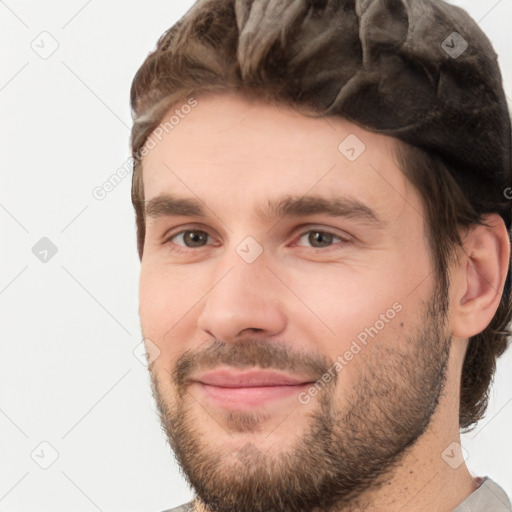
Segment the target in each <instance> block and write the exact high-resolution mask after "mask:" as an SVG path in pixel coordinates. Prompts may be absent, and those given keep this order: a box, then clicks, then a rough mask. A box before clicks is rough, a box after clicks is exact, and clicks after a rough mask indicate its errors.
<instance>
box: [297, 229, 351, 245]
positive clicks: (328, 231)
mask: <svg viewBox="0 0 512 512" xmlns="http://www.w3.org/2000/svg"><path fill="white" fill-rule="evenodd" d="M312 231H313V232H315V231H316V232H318V233H325V234H329V235H332V236H333V237H336V238H339V239H340V240H341V242H343V243H344V244H347V243H351V242H352V241H353V238H352V237H351V236H350V235H348V234H341V233H338V232H337V231H336V230H335V229H333V228H325V227H322V226H315V225H308V226H307V227H304V226H301V231H299V232H298V233H297V235H295V237H294V240H295V242H294V245H295V244H297V242H298V241H299V240H300V239H301V238H302V237H303V236H304V235H307V234H308V233H311V232H312ZM337 243H340V242H337ZM334 245H335V244H334V243H333V245H331V246H329V247H332V246H334ZM299 247H304V246H299ZM329 247H325V248H323V250H326V249H328V248H329ZM310 249H316V250H321V249H322V248H319V247H310Z"/></svg>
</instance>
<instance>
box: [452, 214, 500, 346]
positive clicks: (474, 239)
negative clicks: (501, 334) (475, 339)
mask: <svg viewBox="0 0 512 512" xmlns="http://www.w3.org/2000/svg"><path fill="white" fill-rule="evenodd" d="M484 221H485V223H486V224H487V225H486V226H480V225H478V226H474V227H472V228H471V229H470V230H469V232H468V234H467V237H466V239H465V240H464V247H463V251H464V254H463V255H462V257H461V260H460V262H459V265H458V267H457V269H456V272H457V273H458V274H459V276H458V277H459V279H458V281H459V282H460V283H462V286H460V287H459V290H460V291H457V292H456V295H455V296H454V297H453V306H452V334H453V335H454V336H459V337H462V338H469V337H471V336H474V335H476V334H478V333H480V332H482V331H483V330H484V329H485V328H486V327H487V326H488V325H489V323H490V322H491V320H492V318H493V316H494V314H495V313H496V310H497V309H498V305H499V303H500V300H501V296H502V294H503V287H504V285H505V280H506V276H507V271H508V267H509V263H510V238H509V234H508V232H507V228H506V226H505V223H504V222H503V219H502V218H501V217H500V216H499V215H497V214H492V215H487V216H486V217H485V218H484Z"/></svg>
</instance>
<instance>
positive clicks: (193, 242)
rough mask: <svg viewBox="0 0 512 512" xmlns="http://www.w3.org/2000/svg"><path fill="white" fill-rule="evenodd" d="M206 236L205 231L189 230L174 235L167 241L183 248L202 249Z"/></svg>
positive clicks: (205, 242)
mask: <svg viewBox="0 0 512 512" xmlns="http://www.w3.org/2000/svg"><path fill="white" fill-rule="evenodd" d="M208 236H209V235H208V233H206V232H205V231H198V230H189V231H182V232H181V233H176V234H175V235H174V236H172V237H171V238H170V239H169V240H173V241H174V243H176V245H182V246H185V247H203V246H204V245H206V244H207V242H208Z"/></svg>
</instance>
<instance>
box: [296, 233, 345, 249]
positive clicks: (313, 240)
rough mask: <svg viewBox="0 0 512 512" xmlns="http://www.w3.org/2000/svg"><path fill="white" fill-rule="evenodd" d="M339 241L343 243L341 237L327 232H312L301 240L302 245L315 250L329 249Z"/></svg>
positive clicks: (304, 235)
mask: <svg viewBox="0 0 512 512" xmlns="http://www.w3.org/2000/svg"><path fill="white" fill-rule="evenodd" d="M337 241H343V240H342V239H341V238H340V237H339V236H336V235H333V234H332V233H329V232H326V231H317V230H311V231H308V232H307V233H304V234H303V235H302V236H301V237H300V240H299V244H300V245H310V246H311V247H313V248H315V249H321V248H322V247H329V246H331V245H332V244H333V243H335V242H337Z"/></svg>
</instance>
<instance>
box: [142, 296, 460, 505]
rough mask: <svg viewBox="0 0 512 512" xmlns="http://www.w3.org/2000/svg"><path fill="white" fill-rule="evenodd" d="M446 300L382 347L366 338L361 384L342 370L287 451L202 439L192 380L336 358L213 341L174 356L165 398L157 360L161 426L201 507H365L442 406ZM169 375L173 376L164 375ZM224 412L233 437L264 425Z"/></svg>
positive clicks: (435, 301) (322, 370)
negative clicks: (224, 369)
mask: <svg viewBox="0 0 512 512" xmlns="http://www.w3.org/2000/svg"><path fill="white" fill-rule="evenodd" d="M446 299H447V294H446V293H443V292H442V291H441V290H440V289H439V288H437V289H436V291H434V292H433V294H432V296H431V300H430V302H429V303H428V305H427V307H426V308H425V310H424V311H423V315H422V317H421V318H420V320H419V323H418V326H417V327H416V328H415V330H414V331H413V332H410V333H408V334H407V335H405V334H404V335H403V336H402V337H401V338H400V339H398V340H396V342H394V341H393V340H391V341H388V342H386V344H385V345H382V344H380V345H372V342H370V343H369V344H368V345H367V346H366V348H364V352H365V354H364V355H363V356H358V357H362V358H364V360H362V362H361V364H360V367H359V368H358V374H357V375H356V377H355V381H351V382H348V383H347V384H344V388H343V391H342V392H340V390H337V386H336V383H337V382H338V380H339V379H338V377H339V376H338V374H336V375H335V376H334V378H333V380H331V381H330V382H329V384H328V385H327V386H326V387H325V388H324V389H323V390H321V391H320V392H319V393H318V395H317V401H316V402H315V404H313V403H312V404H311V405H314V406H313V407H311V409H310V410H309V411H308V412H307V413H304V415H303V416H304V418H307V423H306V424H305V425H306V427H305V428H303V430H304V431H303V432H302V433H301V434H300V435H298V436H297V437H296V439H293V440H292V441H293V442H292V444H291V445H290V447H288V448H287V449H285V450H280V451H276V450H275V449H272V450H267V451H266V452H263V451H262V450H260V449H259V448H258V446H257V445H258V442H257V441H254V443H251V442H247V443H245V444H244V445H243V446H242V447H241V448H239V449H238V452H237V453H236V456H235V457H231V455H232V450H230V449H229V448H226V446H227V445H226V444H224V447H223V443H221V442H219V443H218V444H216V443H215V439H214V438H213V439H212V438H210V439H207V438H205V433H206V432H205V427H203V428H202V425H204V423H202V422H201V418H199V417H198V414H197V409H198V406H197V404H196V400H195V399H194V398H193V397H192V395H191V394H190V393H188V392H187V377H188V376H189V375H190V374H191V372H193V371H197V370H198V369H201V370H206V369H210V368H214V367H216V366H219V365H221V364H225V365H230V366H232V367H236V368H248V367H255V366H258V367H261V368H271V369H276V370H284V371H289V372H291V373H293V372H294V371H295V372H297V371H299V372H300V371H302V370H306V371H308V372H309V373H310V374H311V372H312V371H314V374H315V375H318V376H319V379H320V378H321V376H322V375H325V374H326V373H327V371H328V369H329V368H332V366H333V365H334V361H331V360H330V359H328V358H326V357H322V356H319V355H317V354H303V353H300V354H295V353H291V352H290V345H289V344H288V345H287V344H279V343H276V342H265V341H262V340H258V339H249V340H244V341H241V342H238V343H236V344H235V343H230V344H225V343H221V342H219V341H217V340H215V341H214V342H213V343H212V344H211V345H209V346H208V347H207V348H206V349H205V350H202V351H196V352H193V351H187V352H185V353H184V354H182V356H181V357H180V358H179V359H178V361H177V363H176V365H175V367H174V369H173V371H172V375H171V377H172V381H173V384H174V393H173V396H172V397H166V396H165V393H164V391H163V389H164V386H162V384H161V382H160V380H159V376H158V375H157V374H156V373H157V372H155V371H154V368H152V366H154V363H153V365H150V372H151V381H152V389H153V396H154V398H155V400H156V403H157V407H158V410H159V412H160V419H161V423H162V427H163V429H164V430H165V432H166V434H167V437H168V439H169V443H170V445H171V447H172V449H173V451H174V453H175V456H176V459H177V461H178V463H179V465H180V468H181V472H182V474H183V475H184V477H185V478H186V479H187V481H188V483H189V484H190V485H191V487H192V488H193V489H194V491H195V494H196V499H197V501H198V502H199V503H200V504H201V506H202V507H203V508H204V509H205V510H208V511H211V512H312V511H317V510H318V511H322V512H334V511H336V512H342V511H349V510H354V509H355V508H356V506H361V507H364V506H367V503H366V502H365V501H364V500H365V499H366V498H367V497H368V496H369V495H370V493H371V492H373V491H376V490H378V489H379V488H380V487H382V486H383V485H384V484H385V483H386V482H388V481H389V480H390V479H391V477H392V475H393V470H394V469H395V468H397V467H399V466H400V463H401V461H402V459H403V457H404V456H405V455H406V454H407V453H408V451H409V450H410V449H411V448H412V447H413V446H414V444H415V443H416V441H417V440H418V439H419V438H420V437H421V436H422V435H423V434H424V432H425V431H426V430H427V427H428V426H429V424H430V422H431V419H432V416H433V415H434V413H435V411H436V409H437V405H438V403H439V399H440V396H441V394H442V391H443V389H444V386H445V383H446V376H447V367H448V359H449V352H450V337H449V335H448V334H447V333H446V329H445V319H446V311H447V307H448V306H447V303H446ZM164 376H166V377H167V378H168V377H169V374H168V373H166V372H165V371H162V372H161V378H164ZM166 384H168V383H166ZM167 388H168V386H167ZM194 407H195V410H194ZM224 413H225V414H224V415H223V421H224V423H225V424H226V425H228V426H229V427H228V428H229V432H228V429H226V435H228V437H229V435H230V433H231V432H238V433H245V434H247V433H248V434H249V435H250V434H252V433H256V432H260V431H261V426H262V424H263V423H264V422H265V420H267V419H268V417H267V416H265V414H264V413H263V412H262V411H254V412H247V411H224ZM301 428H302V427H301ZM230 440H232V439H231V438H230ZM278 446H279V444H278ZM364 503H366V505H363V504H364Z"/></svg>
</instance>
